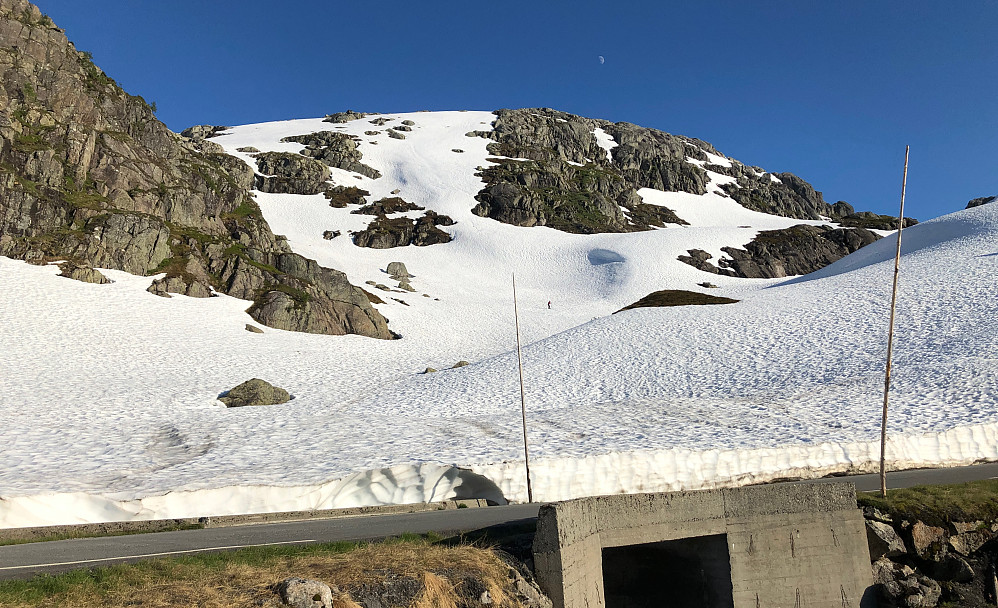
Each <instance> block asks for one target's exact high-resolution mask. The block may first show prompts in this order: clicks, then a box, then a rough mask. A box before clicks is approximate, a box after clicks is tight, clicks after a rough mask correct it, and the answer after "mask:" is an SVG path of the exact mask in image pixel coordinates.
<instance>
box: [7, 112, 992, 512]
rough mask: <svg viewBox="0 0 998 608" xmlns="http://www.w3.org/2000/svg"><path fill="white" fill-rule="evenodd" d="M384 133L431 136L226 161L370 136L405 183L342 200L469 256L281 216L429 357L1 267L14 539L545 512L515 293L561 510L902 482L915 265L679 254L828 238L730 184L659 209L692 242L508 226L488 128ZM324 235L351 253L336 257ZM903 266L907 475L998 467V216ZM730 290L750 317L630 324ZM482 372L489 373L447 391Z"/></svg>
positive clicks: (284, 225)
mask: <svg viewBox="0 0 998 608" xmlns="http://www.w3.org/2000/svg"><path fill="white" fill-rule="evenodd" d="M384 117H385V118H393V119H394V120H395V121H401V120H412V121H413V122H414V123H415V124H414V125H413V127H412V131H410V132H407V133H406V139H405V140H399V139H392V138H389V137H388V136H387V134H386V133H385V131H384V129H383V128H378V127H374V126H373V125H371V124H370V123H369V122H368V120H366V119H362V120H357V121H353V122H349V123H345V124H338V125H331V124H329V123H324V122H322V121H321V120H319V119H315V120H296V121H285V122H277V123H267V124H261V125H248V126H244V127H236V128H234V129H232V130H230V131H228V132H227V133H226V134H225V135H223V136H221V137H218V138H215V139H213V141H215V142H217V143H220V144H222V145H223V146H224V147H225V148H226V149H227V151H229V152H230V153H233V154H237V155H241V156H242V157H243V158H245V159H246V160H247V161H248V162H250V163H251V164H253V159H252V158H251V157H250V156H249V155H247V154H243V153H240V152H237V151H236V149H237V148H241V147H246V146H253V147H256V148H258V149H260V150H264V151H268V150H274V151H289V152H296V151H298V150H300V149H301V147H302V146H301V145H300V144H293V143H280V141H279V140H280V139H281V138H282V137H285V136H289V135H301V134H306V133H310V132H313V131H320V130H340V131H343V132H346V133H351V134H354V135H357V136H359V137H360V140H361V144H360V150H361V152H362V153H363V155H364V158H363V162H364V163H365V164H367V165H369V166H371V167H373V168H375V169H377V170H378V171H380V172H381V173H382V175H383V176H382V177H381V178H379V179H376V180H371V179H369V178H367V177H363V176H359V175H357V174H352V173H348V172H346V171H342V170H338V169H333V171H332V172H333V182H334V183H335V184H338V185H356V186H359V187H361V188H363V189H366V190H368V191H370V192H371V196H369V197H368V200H369V201H374V200H377V199H379V198H381V197H385V196H390V195H392V192H393V191H395V190H398V191H399V192H398V196H401V197H402V198H404V199H405V200H406V201H409V202H411V203H415V204H418V205H421V206H424V207H426V208H427V209H430V210H433V211H436V212H438V213H441V214H446V215H449V216H450V217H452V218H453V219H454V220H455V222H456V223H455V224H454V225H453V226H447V227H445V228H444V229H445V230H446V231H448V232H450V233H451V234H452V235H453V237H454V240H453V241H451V242H450V243H445V244H438V245H432V246H428V247H414V246H410V247H404V248H396V249H387V250H377V249H366V248H360V247H356V246H354V245H353V243H352V242H351V241H350V239H349V237H348V235H347V233H348V231H351V230H360V229H362V228H363V227H364V226H366V224H367V222H369V221H370V219H371V218H370V216H362V215H356V214H351V213H350V209H348V208H346V209H337V208H331V207H330V206H329V205H328V201H326V199H325V198H324V197H323V196H322V195H315V196H299V195H289V194H265V193H258V194H257V200H258V202H259V204H260V207H261V209H262V210H263V213H264V215H265V217H266V218H267V221H268V222H269V223H270V225H271V226H272V228H273V230H274V232H276V233H279V234H285V235H286V236H287V237H288V239H289V243H290V245H291V247H292V248H293V249H294V250H295V251H296V252H298V253H302V254H304V255H306V256H308V257H312V258H315V259H316V260H317V261H319V262H320V263H321V264H323V265H326V266H330V267H333V268H337V269H340V270H343V271H344V272H346V273H347V275H348V276H349V278H350V280H351V282H353V283H355V284H360V285H363V286H364V287H365V288H366V289H368V290H369V291H372V292H374V293H377V294H378V295H380V296H381V297H382V298H383V299H384V300H385V301H386V303H385V304H379V305H377V308H378V309H379V311H381V312H382V314H384V315H385V316H386V317H387V318H388V319H390V321H391V324H390V327H391V328H392V329H393V330H394V331H396V332H398V333H399V334H401V335H402V336H403V339H402V340H395V341H380V340H372V339H367V338H362V337H357V336H322V335H306V334H300V333H292V332H283V331H279V330H273V329H267V328H265V333H263V334H262V335H261V334H253V333H249V332H247V331H245V329H244V325H245V324H246V323H247V322H251V319H250V318H249V316H248V315H246V314H245V312H243V311H244V309H245V308H246V307H247V306H248V302H245V301H240V300H235V299H232V298H229V297H225V296H221V297H218V298H211V299H204V300H202V299H192V298H187V297H183V296H176V297H173V298H171V299H163V298H158V297H156V296H153V295H151V294H149V293H147V292H146V291H145V288H146V287H147V286H148V284H149V281H150V279H149V278H148V277H135V276H131V275H127V274H124V273H120V272H114V271H107V272H106V274H107V275H108V276H109V277H110V278H112V279H114V280H115V281H116V282H115V283H113V284H110V285H91V284H84V283H77V282H75V281H70V280H67V279H64V278H60V277H57V276H56V274H57V272H58V271H57V269H56V268H55V267H53V266H49V267H34V266H29V265H26V264H24V263H22V262H15V261H12V260H9V259H5V258H0V327H2V328H3V333H2V338H0V340H2V348H0V370H3V373H2V374H0V395H2V403H0V419H2V420H3V421H4V424H3V428H2V429H0V462H3V467H2V469H0V526H21V525H43V524H50V523H72V522H82V521H101V520H108V519H131V518H139V519H141V518H152V517H180V516H189V515H211V514H225V513H239V512H254V511H267V510H287V509H299V508H330V507H338V506H354V505H360V504H378V503H385V502H405V501H420V500H429V499H441V498H444V497H446V496H450V495H455V494H457V495H470V494H481V495H487V496H489V497H491V498H495V499H498V498H501V497H505V498H506V499H509V500H523V499H525V496H526V488H525V478H524V474H523V466H522V436H521V434H520V433H521V431H520V427H519V396H518V393H517V390H518V383H517V376H516V359H515V353H513V352H512V349H513V348H514V346H515V335H514V329H513V317H512V292H511V274H512V273H513V272H515V273H516V280H517V292H518V297H519V310H520V316H521V317H520V321H521V328H522V330H523V337H524V339H525V342H526V343H527V346H526V347H525V348H524V374H525V381H526V387H527V395H526V398H527V409H528V424H529V436H530V441H531V445H530V447H531V462H532V465H534V466H533V467H532V473H533V475H534V480H533V481H534V493H535V498H536V499H539V500H556V499H563V498H568V497H572V496H579V495H586V494H601V493H609V492H634V491H652V490H662V489H675V488H697V487H709V486H711V485H714V484H724V483H745V482H748V481H752V480H764V479H771V478H774V477H782V476H786V475H793V474H797V475H802V476H808V475H815V474H822V473H825V472H830V471H839V470H847V469H857V468H858V469H862V468H867V467H869V466H870V465H871V463H872V462H875V459H876V458H877V456H878V455H879V454H878V451H879V450H878V443H877V441H878V437H879V416H880V400H881V390H882V384H883V380H882V377H883V376H882V374H883V356H884V351H885V348H886V325H887V306H888V297H889V293H888V291H889V283H890V281H889V279H890V274H891V272H892V270H893V263H892V262H893V259H892V256H893V247H894V243H893V239H885V240H882V241H879V242H877V243H875V244H873V245H871V246H868V247H866V248H864V249H862V250H861V251H859V252H857V253H856V254H853V255H851V256H849V257H847V258H845V259H843V260H841V261H839V262H837V263H835V264H833V265H831V266H829V267H827V268H825V269H824V270H822V271H819V272H818V273H814V274H812V275H809V276H807V277H802V278H799V279H793V280H790V281H786V282H783V283H781V282H780V281H777V280H744V279H735V278H729V277H724V276H717V275H710V274H706V273H702V272H700V271H698V270H696V269H694V268H692V267H690V266H687V265H685V264H682V263H680V262H678V261H677V260H676V257H677V256H678V255H680V254H684V253H686V251H687V250H688V249H693V248H698V249H703V250H706V251H708V252H709V253H712V254H714V255H715V256H717V255H720V254H721V251H720V248H721V247H722V246H727V245H733V246H739V245H741V244H743V243H745V242H747V241H748V240H750V239H751V238H752V236H753V235H754V234H755V233H756V232H758V231H759V230H766V229H775V228H784V227H788V226H791V225H794V224H800V223H815V224H818V223H821V222H802V221H801V220H795V219H788V218H780V217H774V216H769V215H765V214H762V213H757V212H752V211H749V210H747V209H745V208H743V207H741V206H739V205H738V204H737V203H735V202H733V201H732V200H731V199H729V198H727V197H724V196H722V195H720V194H718V191H717V188H716V187H711V188H709V190H710V192H709V193H708V194H705V195H703V196H696V195H692V194H686V193H665V192H659V191H654V190H647V189H646V190H642V191H641V195H642V197H643V198H644V200H645V201H646V202H649V203H653V204H661V205H665V206H667V207H669V208H670V209H673V210H674V211H676V213H677V214H678V215H679V216H680V217H681V218H683V219H685V220H687V221H688V222H690V225H689V226H669V227H667V228H664V229H658V230H652V231H648V232H638V233H629V234H598V235H577V234H567V233H564V232H559V231H556V230H553V229H549V228H544V227H535V228H521V227H515V226H510V225H507V224H502V223H499V222H496V221H493V220H491V219H487V218H482V217H478V216H476V215H473V214H472V213H471V211H470V210H471V208H472V207H473V206H474V204H475V201H474V195H475V194H476V193H477V192H478V190H480V189H481V180H480V179H479V178H478V177H476V176H475V172H476V168H477V167H481V166H485V165H487V164H488V162H489V161H488V160H486V159H487V158H488V154H487V152H486V150H485V145H486V144H487V143H488V142H487V140H485V139H482V138H479V137H467V136H466V135H465V134H466V133H468V132H469V131H475V130H487V129H488V128H489V127H488V124H489V122H490V121H491V119H492V116H491V114H489V113H485V112H440V113H415V114H410V115H385V116H384ZM372 118H373V117H372ZM393 124H397V122H395V123H393ZM373 130H377V131H379V133H378V134H377V135H365V131H373ZM604 139H606V138H604ZM600 141H603V140H600ZM373 142H377V143H373ZM606 143H607V145H610V143H612V142H606ZM455 150H462V151H461V152H456V151H455ZM719 158H720V157H719ZM728 162H730V161H728ZM711 177H712V179H713V180H715V181H714V182H713V184H714V185H715V186H716V184H717V183H720V181H721V180H723V179H729V178H726V177H725V176H720V175H716V174H711ZM326 230H340V231H341V232H342V233H343V235H342V236H340V237H337V238H334V239H332V240H326V239H324V238H323V232H324V231H326ZM905 242H906V246H905V253H906V254H905V257H904V260H903V276H902V285H901V290H902V291H901V299H900V304H899V317H898V325H897V330H898V337H897V341H896V351H895V354H896V367H895V383H894V392H893V394H892V417H891V423H890V429H889V430H890V434H891V442H890V444H889V446H888V453H889V456H890V458H891V459H892V461H893V463H894V464H895V465H896V466H903V465H910V464H933V463H946V462H969V461H973V460H975V459H978V458H998V453H995V452H996V450H998V447H996V446H998V441H996V439H998V413H996V408H995V405H996V401H998V390H996V389H998V358H996V357H995V356H994V354H993V353H994V352H995V346H996V341H998V338H996V336H998V327H996V325H998V320H996V319H998V314H996V313H998V310H996V308H998V302H996V300H995V298H994V295H993V285H994V283H995V277H996V267H995V262H996V260H998V257H995V256H996V255H998V207H996V206H994V205H985V206H982V207H978V208H975V209H970V210H967V211H962V212H959V213H956V214H953V215H950V216H946V217H943V218H939V219H937V220H934V221H930V222H925V223H923V224H920V225H918V226H916V227H914V228H912V229H910V230H906V231H905ZM392 261H402V262H404V263H405V264H406V266H407V267H408V270H409V272H410V273H412V274H413V275H414V277H413V278H412V279H411V283H412V285H413V287H415V289H416V290H417V291H416V292H415V293H399V292H384V291H379V290H376V289H374V288H373V287H370V286H369V285H366V284H365V283H366V282H367V281H373V282H375V283H383V284H387V285H392V286H393V285H394V283H392V282H391V281H390V280H389V279H388V277H387V275H386V274H385V268H386V267H387V265H388V263H389V262H392ZM703 281H711V282H713V283H716V284H717V285H719V287H720V288H719V289H716V290H711V292H712V293H716V294H718V295H725V296H730V297H734V298H736V299H740V300H741V301H740V302H738V303H736V304H731V305H724V306H707V307H683V308H658V309H636V310H630V311H626V312H623V313H620V314H616V315H611V313H613V311H616V310H618V309H620V308H621V307H623V306H625V305H627V304H630V303H632V302H634V301H635V300H637V299H639V298H641V297H643V296H645V295H647V294H648V293H649V292H652V291H655V290H659V289H667V288H672V289H690V290H700V288H698V287H696V284H697V283H700V282H703ZM424 294H426V297H424ZM392 298H398V300H402V301H404V304H403V303H402V302H399V301H396V300H394V299H392ZM548 301H550V302H551V308H550V309H549V308H548V306H547V303H548ZM458 360H467V361H470V362H471V365H469V366H467V367H462V368H458V369H449V368H450V366H451V365H453V364H454V363H455V362H457V361H458ZM426 367H434V368H437V369H441V370H442V371H441V372H439V373H436V374H422V373H420V372H422V371H423V370H424V369H425V368H426ZM251 377H260V378H264V379H266V380H268V381H270V382H272V383H274V384H275V385H278V386H281V387H284V388H286V389H288V390H289V391H290V392H291V393H292V394H293V395H294V397H295V399H294V400H293V401H291V402H290V403H288V404H285V405H282V406H271V407H259V408H238V409H226V408H224V407H222V406H221V404H220V403H219V402H218V401H217V400H216V397H217V396H218V394H219V393H220V392H221V391H224V390H226V389H228V388H231V387H232V386H234V385H236V384H238V383H239V382H242V381H243V380H246V379H248V378H251ZM452 465H459V466H462V467H465V468H467V469H470V470H471V471H473V472H474V473H473V474H472V473H468V472H462V471H457V470H455V469H453V468H451V467H452Z"/></svg>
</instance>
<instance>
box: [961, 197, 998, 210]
mask: <svg viewBox="0 0 998 608" xmlns="http://www.w3.org/2000/svg"><path fill="white" fill-rule="evenodd" d="M996 200H998V196H982V197H981V198H974V199H971V200H970V202H969V203H967V207H966V208H967V209H972V208H974V207H980V206H981V205H987V204H988V203H993V202H995V201H996Z"/></svg>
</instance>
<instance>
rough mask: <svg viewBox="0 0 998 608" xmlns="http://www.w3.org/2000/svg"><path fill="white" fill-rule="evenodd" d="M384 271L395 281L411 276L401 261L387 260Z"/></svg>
mask: <svg viewBox="0 0 998 608" xmlns="http://www.w3.org/2000/svg"><path fill="white" fill-rule="evenodd" d="M385 272H387V273H388V276H390V277H391V278H393V279H395V280H396V281H402V280H404V279H408V278H409V277H411V276H412V275H411V274H409V270H408V269H406V267H405V264H404V263H403V262H389V263H388V268H386V269H385Z"/></svg>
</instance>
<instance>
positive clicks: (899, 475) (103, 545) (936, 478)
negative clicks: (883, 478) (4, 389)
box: [0, 463, 998, 580]
mask: <svg viewBox="0 0 998 608" xmlns="http://www.w3.org/2000/svg"><path fill="white" fill-rule="evenodd" d="M991 478H998V463H988V464H981V465H973V466H969V467H959V468H951V469H916V470H911V471H898V472H894V473H889V474H888V477H887V481H888V487H891V488H904V487H910V486H913V485H925V484H945V483H960V482H964V481H974V480H978V479H991ZM831 481H852V482H853V483H855V484H856V488H857V489H858V490H860V491H875V490H878V489H879V488H880V478H879V476H877V475H855V476H849V477H832V478H824V479H817V480H810V481H804V482H787V483H827V482H831ZM539 507H540V505H539V504H536V503H535V504H526V505H510V506H504V507H488V508H477V509H452V510H447V511H423V512H419V513H403V514H397V515H363V516H356V517H339V518H334V519H313V520H304V521H295V522H288V523H275V524H256V525H247V526H233V527H228V528H208V529H204V530H184V531H179V532H156V533H150V534H134V535H129V536H108V537H100V538H82V539H73V540H60V541H51V542H44V543H27V544H22V545H9V546H4V547H0V580H4V579H15V578H29V577H31V576H33V575H35V574H39V573H56V572H64V571H66V570H72V569H74V568H84V567H94V566H104V565H109V564H113V563H118V562H129V561H138V560H141V559H148V558H153V557H163V556H172V555H184V554H189V553H198V552H203V551H224V550H229V549H238V548H243V547H254V546H261V545H280V544H298V545H303V544H309V543H317V542H334V541H341V540H342V541H350V540H374V539H380V538H386V537H390V536H398V535H400V534H403V533H405V532H411V533H419V534H421V533H425V532H436V533H439V534H449V533H456V532H468V531H473V530H480V529H482V528H487V527H489V526H495V525H500V524H509V523H515V522H521V521H522V522H529V521H531V520H533V519H536V517H537V510H538V509H539Z"/></svg>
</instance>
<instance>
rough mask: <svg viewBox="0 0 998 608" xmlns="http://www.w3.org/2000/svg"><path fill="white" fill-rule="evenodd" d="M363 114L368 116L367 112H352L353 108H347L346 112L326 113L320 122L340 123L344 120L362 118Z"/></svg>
mask: <svg viewBox="0 0 998 608" xmlns="http://www.w3.org/2000/svg"><path fill="white" fill-rule="evenodd" d="M365 116H369V114H365V113H363V112H354V111H353V110H347V111H346V112H336V113H334V114H327V115H326V117H325V118H323V119H322V122H331V123H334V124H335V123H339V124H342V123H345V122H350V121H352V120H358V119H361V118H364V117H365Z"/></svg>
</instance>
